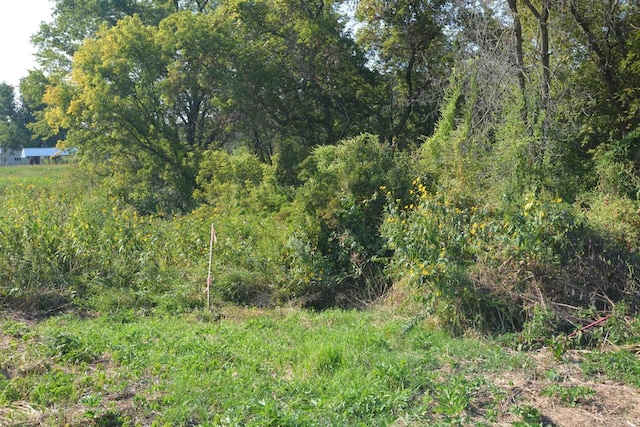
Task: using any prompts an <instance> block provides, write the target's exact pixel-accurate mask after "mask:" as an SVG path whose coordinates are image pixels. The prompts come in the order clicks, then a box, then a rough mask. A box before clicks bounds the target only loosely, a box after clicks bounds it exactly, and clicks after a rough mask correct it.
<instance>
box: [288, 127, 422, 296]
mask: <svg viewBox="0 0 640 427" xmlns="http://www.w3.org/2000/svg"><path fill="white" fill-rule="evenodd" d="M402 160H403V159H402V157H401V156H394V154H393V151H392V150H391V147H389V146H387V145H386V144H383V143H380V142H379V141H378V140H377V138H376V137H375V136H373V135H368V134H363V135H361V136H359V137H356V138H352V139H348V140H345V141H343V142H341V143H340V144H339V145H338V146H327V147H320V148H317V149H316V150H314V153H313V154H312V155H311V156H310V157H309V158H308V159H307V160H306V161H305V162H304V164H303V170H302V172H301V174H300V177H301V179H302V181H303V182H304V184H303V185H302V186H301V187H300V188H299V189H298V190H297V192H296V196H295V200H294V202H293V205H292V212H291V219H290V224H291V227H292V230H293V232H292V233H291V239H290V243H289V247H290V249H291V251H292V256H293V257H294V259H293V263H292V268H293V269H294V271H297V272H299V273H300V276H298V278H297V279H298V280H302V281H305V280H308V279H306V278H305V276H306V277H308V278H310V280H308V281H309V282H312V283H309V285H311V286H306V287H305V288H307V289H305V292H313V291H314V290H316V291H320V292H324V293H327V297H328V298H331V297H332V295H331V293H332V292H335V291H346V290H349V289H351V290H354V291H356V290H358V289H359V290H363V291H366V290H367V289H370V290H371V291H372V293H373V294H376V293H379V291H380V290H384V288H385V285H384V282H385V278H384V276H383V275H382V271H381V265H380V264H376V262H375V259H376V258H378V257H381V256H384V247H383V240H382V238H381V236H380V233H379V231H378V230H379V227H380V224H381V221H382V215H383V211H384V205H385V203H386V196H385V194H386V193H387V192H393V193H395V194H398V197H402V196H403V195H404V194H405V192H406V189H407V186H408V179H409V178H408V177H409V176H410V171H409V170H408V169H405V168H404V167H405V166H406V163H403V162H402ZM294 274H295V273H294ZM293 280H294V281H296V277H295V276H294V278H293Z"/></svg>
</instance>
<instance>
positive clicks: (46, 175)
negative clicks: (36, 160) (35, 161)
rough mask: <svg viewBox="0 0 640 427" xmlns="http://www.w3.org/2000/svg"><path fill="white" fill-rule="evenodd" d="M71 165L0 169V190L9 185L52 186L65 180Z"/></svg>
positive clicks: (4, 167)
mask: <svg viewBox="0 0 640 427" xmlns="http://www.w3.org/2000/svg"><path fill="white" fill-rule="evenodd" d="M73 167H74V165H72V164H59V165H23V166H2V167H0V189H2V188H4V187H7V186H9V185H13V184H18V183H22V184H24V185H27V184H34V185H36V184H52V183H58V182H61V181H62V180H64V179H66V178H67V177H68V175H69V171H70V170H71V169H72V168H73Z"/></svg>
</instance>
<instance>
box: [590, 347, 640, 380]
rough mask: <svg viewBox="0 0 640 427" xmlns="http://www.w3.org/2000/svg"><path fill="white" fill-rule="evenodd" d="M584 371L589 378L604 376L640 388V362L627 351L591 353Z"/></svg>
mask: <svg viewBox="0 0 640 427" xmlns="http://www.w3.org/2000/svg"><path fill="white" fill-rule="evenodd" d="M586 359H587V360H586V362H585V363H584V364H583V365H582V370H583V371H584V374H585V375H587V376H592V375H596V374H604V375H606V376H607V377H608V378H611V379H613V380H617V381H622V382H624V383H626V384H630V385H633V386H635V387H640V361H639V360H638V356H637V355H636V354H634V353H632V352H630V351H627V350H617V351H610V352H591V353H589V354H588V355H587V358H586Z"/></svg>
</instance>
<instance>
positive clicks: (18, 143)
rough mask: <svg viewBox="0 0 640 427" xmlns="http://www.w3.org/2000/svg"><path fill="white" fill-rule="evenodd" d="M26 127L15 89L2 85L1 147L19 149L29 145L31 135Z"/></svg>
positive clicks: (0, 104)
mask: <svg viewBox="0 0 640 427" xmlns="http://www.w3.org/2000/svg"><path fill="white" fill-rule="evenodd" d="M24 125H25V117H24V112H23V110H22V109H21V108H20V107H19V106H18V105H16V99H15V89H14V88H13V86H11V85H9V84H7V83H5V82H2V83H0V147H1V148H5V149H18V148H22V147H23V146H24V145H25V144H28V142H29V139H30V138H29V137H30V134H29V132H28V130H27V129H26V128H25V126H24Z"/></svg>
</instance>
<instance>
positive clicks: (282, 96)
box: [222, 0, 379, 177]
mask: <svg viewBox="0 0 640 427" xmlns="http://www.w3.org/2000/svg"><path fill="white" fill-rule="evenodd" d="M335 6H336V5H335V3H334V2H333V1H331V0H304V1H302V2H294V1H285V2H280V1H272V0H262V1H255V2H247V1H239V2H236V3H229V4H227V9H226V10H225V11H223V12H222V13H224V14H226V15H228V16H231V17H232V18H231V19H233V20H234V22H235V25H236V27H235V28H237V31H236V32H235V33H234V34H235V35H236V37H237V38H238V40H239V42H238V45H239V50H238V52H237V57H236V58H235V60H236V62H235V65H236V69H237V72H238V78H237V80H235V82H234V91H235V95H234V100H235V102H237V103H238V105H237V107H238V108H237V111H238V114H239V116H240V117H241V119H242V123H243V126H244V128H243V130H244V134H245V137H247V138H250V140H251V145H252V146H254V147H255V149H256V152H257V153H258V154H259V155H260V156H261V157H262V158H263V159H267V158H269V157H270V156H271V155H272V154H274V153H279V154H280V159H281V161H284V162H285V163H287V164H288V165H289V166H287V167H286V168H287V169H289V170H290V172H291V174H292V176H293V177H295V175H296V173H295V171H294V170H293V168H292V166H293V165H294V164H296V163H298V162H300V161H301V160H302V159H303V158H304V157H306V155H307V154H308V153H309V150H310V148H312V147H315V146H318V145H326V144H335V143H336V142H337V141H338V140H340V139H342V138H345V137H347V136H352V135H355V134H357V133H359V132H361V131H365V130H369V129H371V126H375V124H374V123H372V121H370V118H371V117H373V116H375V114H374V110H375V108H376V106H377V105H379V100H378V99H376V96H377V95H378V93H379V92H378V81H377V76H376V73H374V72H372V71H371V70H369V69H367V67H366V66H365V62H366V59H365V57H364V55H363V53H362V51H361V50H359V49H358V47H357V46H356V45H355V43H354V41H353V40H352V39H351V38H350V37H349V36H348V35H347V34H346V32H345V31H344V24H343V23H342V21H341V17H340V15H339V14H338V13H337V12H336V10H335ZM285 157H289V159H285Z"/></svg>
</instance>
